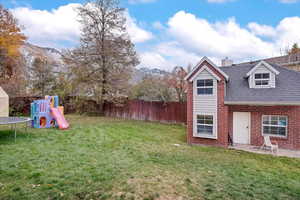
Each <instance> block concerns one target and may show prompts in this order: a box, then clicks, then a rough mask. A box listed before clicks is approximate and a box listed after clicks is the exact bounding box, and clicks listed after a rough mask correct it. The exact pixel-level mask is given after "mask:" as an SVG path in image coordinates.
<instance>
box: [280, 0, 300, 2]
mask: <svg viewBox="0 0 300 200" xmlns="http://www.w3.org/2000/svg"><path fill="white" fill-rule="evenodd" d="M279 2H281V3H296V2H299V0H279Z"/></svg>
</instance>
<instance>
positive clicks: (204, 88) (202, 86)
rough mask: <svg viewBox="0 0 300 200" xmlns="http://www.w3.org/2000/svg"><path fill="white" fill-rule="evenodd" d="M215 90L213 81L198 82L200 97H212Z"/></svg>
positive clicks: (203, 80)
mask: <svg viewBox="0 0 300 200" xmlns="http://www.w3.org/2000/svg"><path fill="white" fill-rule="evenodd" d="M213 88H214V81H213V79H200V80H197V94H198V95H212V94H213Z"/></svg>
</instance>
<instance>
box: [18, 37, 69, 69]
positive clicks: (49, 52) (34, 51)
mask: <svg viewBox="0 0 300 200" xmlns="http://www.w3.org/2000/svg"><path fill="white" fill-rule="evenodd" d="M20 52H21V54H22V56H23V58H24V61H25V65H26V66H25V67H26V69H27V70H28V69H30V68H31V67H32V64H33V62H34V60H35V58H37V57H42V58H45V59H47V61H48V63H50V64H51V65H52V66H53V68H54V71H55V72H61V71H64V69H65V64H64V62H63V59H62V54H61V52H60V51H59V50H57V49H54V48H48V47H39V46H37V45H33V44H30V43H25V44H24V45H23V46H22V47H21V48H20Z"/></svg>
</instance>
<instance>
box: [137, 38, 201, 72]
mask: <svg viewBox="0 0 300 200" xmlns="http://www.w3.org/2000/svg"><path fill="white" fill-rule="evenodd" d="M200 59H201V57H199V56H198V55H196V54H195V53H193V52H188V51H186V50H185V49H183V48H181V46H179V43H177V42H175V41H173V42H163V43H160V44H157V45H155V46H154V47H153V48H152V49H151V50H150V51H146V52H144V53H141V55H140V60H141V64H140V67H150V68H161V69H165V70H169V71H171V70H172V69H173V67H175V66H183V67H186V66H187V65H188V64H189V63H191V64H193V65H194V64H196V63H197V62H198V61H199V60H200Z"/></svg>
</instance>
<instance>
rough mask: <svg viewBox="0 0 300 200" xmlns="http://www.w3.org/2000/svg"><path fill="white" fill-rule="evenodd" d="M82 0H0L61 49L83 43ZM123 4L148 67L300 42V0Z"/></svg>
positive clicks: (277, 50)
mask: <svg viewBox="0 0 300 200" xmlns="http://www.w3.org/2000/svg"><path fill="white" fill-rule="evenodd" d="M83 2H84V1H81V0H49V1H47V0H44V1H41V0H0V3H1V4H3V5H4V6H5V7H7V8H10V9H11V10H12V12H13V13H14V15H15V16H16V17H17V18H18V19H19V22H20V23H21V24H22V25H23V26H24V27H25V29H24V33H25V34H26V35H27V36H28V37H29V41H30V42H32V43H34V44H37V45H42V46H50V47H56V48H68V47H74V46H76V44H78V38H79V35H80V31H79V28H78V26H79V25H78V24H77V22H76V20H74V18H76V15H75V14H74V7H76V6H78V4H81V3H83ZM121 5H122V7H125V8H127V12H126V16H127V20H128V31H129V34H130V36H131V37H132V38H133V41H134V43H135V44H136V47H137V51H138V53H139V55H140V60H141V65H140V66H143V67H144V66H147V67H159V68H164V69H168V70H169V69H171V68H172V67H173V66H175V65H183V66H186V65H187V64H188V63H191V64H195V63H196V62H197V60H199V59H200V58H201V57H202V56H204V55H206V56H209V57H211V58H212V59H213V60H214V61H215V62H217V63H219V62H220V60H221V59H222V58H224V57H226V56H228V57H230V58H232V59H233V60H234V61H235V62H240V61H246V60H252V59H257V58H263V57H270V56H277V55H281V54H282V52H283V51H284V49H286V48H288V46H291V45H292V44H293V43H294V42H300V34H299V30H298V29H300V12H299V11H300V1H298V0H185V1H183V0H177V1H174V0H121ZM60 19H61V20H60ZM297 27H298V28H297Z"/></svg>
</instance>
